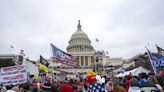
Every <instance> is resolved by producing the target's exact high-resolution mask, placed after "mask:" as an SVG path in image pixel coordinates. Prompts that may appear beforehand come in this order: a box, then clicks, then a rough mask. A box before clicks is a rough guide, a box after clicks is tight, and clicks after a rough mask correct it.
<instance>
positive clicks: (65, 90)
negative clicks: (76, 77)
mask: <svg viewBox="0 0 164 92" xmlns="http://www.w3.org/2000/svg"><path fill="white" fill-rule="evenodd" d="M72 91H73V90H72V86H71V85H69V84H62V85H61V87H60V92H72Z"/></svg>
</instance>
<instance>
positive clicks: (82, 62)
mask: <svg viewBox="0 0 164 92" xmlns="http://www.w3.org/2000/svg"><path fill="white" fill-rule="evenodd" d="M83 65H84V61H83V56H81V66H83Z"/></svg>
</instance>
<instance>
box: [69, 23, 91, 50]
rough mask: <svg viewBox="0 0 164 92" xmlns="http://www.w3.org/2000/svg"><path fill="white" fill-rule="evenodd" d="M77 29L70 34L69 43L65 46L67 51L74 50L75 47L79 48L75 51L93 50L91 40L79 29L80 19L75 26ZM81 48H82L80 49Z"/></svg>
mask: <svg viewBox="0 0 164 92" xmlns="http://www.w3.org/2000/svg"><path fill="white" fill-rule="evenodd" d="M77 28H78V29H77V30H76V32H74V33H73V35H72V36H71V39H70V40H69V45H68V47H67V51H68V52H74V51H75V50H72V49H74V48H75V47H76V48H79V50H77V52H79V51H80V52H81V51H88V49H89V51H92V50H93V46H92V45H91V41H90V40H89V38H88V36H87V34H86V33H85V32H83V31H82V29H81V25H80V21H79V24H78V26H77ZM85 48H87V50H85ZM81 49H83V50H81Z"/></svg>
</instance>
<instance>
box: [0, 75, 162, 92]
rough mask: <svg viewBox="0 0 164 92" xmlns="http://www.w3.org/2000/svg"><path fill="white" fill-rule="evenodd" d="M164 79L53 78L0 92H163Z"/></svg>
mask: <svg viewBox="0 0 164 92" xmlns="http://www.w3.org/2000/svg"><path fill="white" fill-rule="evenodd" d="M163 87H164V78H163V77H156V76H155V75H154V74H152V73H149V74H146V73H141V74H140V75H138V76H133V74H128V75H127V76H125V77H123V78H117V77H116V76H110V77H109V76H100V75H86V77H85V78H82V79H80V78H79V80H78V79H77V78H76V79H73V78H65V79H64V80H58V79H57V78H55V77H51V78H50V77H48V76H44V77H40V78H34V77H33V78H30V79H29V80H28V81H27V82H26V83H24V84H19V85H7V86H4V85H3V84H1V85H0V92H164V91H163Z"/></svg>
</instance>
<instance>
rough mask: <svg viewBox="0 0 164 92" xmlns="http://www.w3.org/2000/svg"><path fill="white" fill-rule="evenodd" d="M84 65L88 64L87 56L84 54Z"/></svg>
mask: <svg viewBox="0 0 164 92" xmlns="http://www.w3.org/2000/svg"><path fill="white" fill-rule="evenodd" d="M85 65H86V66H88V57H87V56H85Z"/></svg>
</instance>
